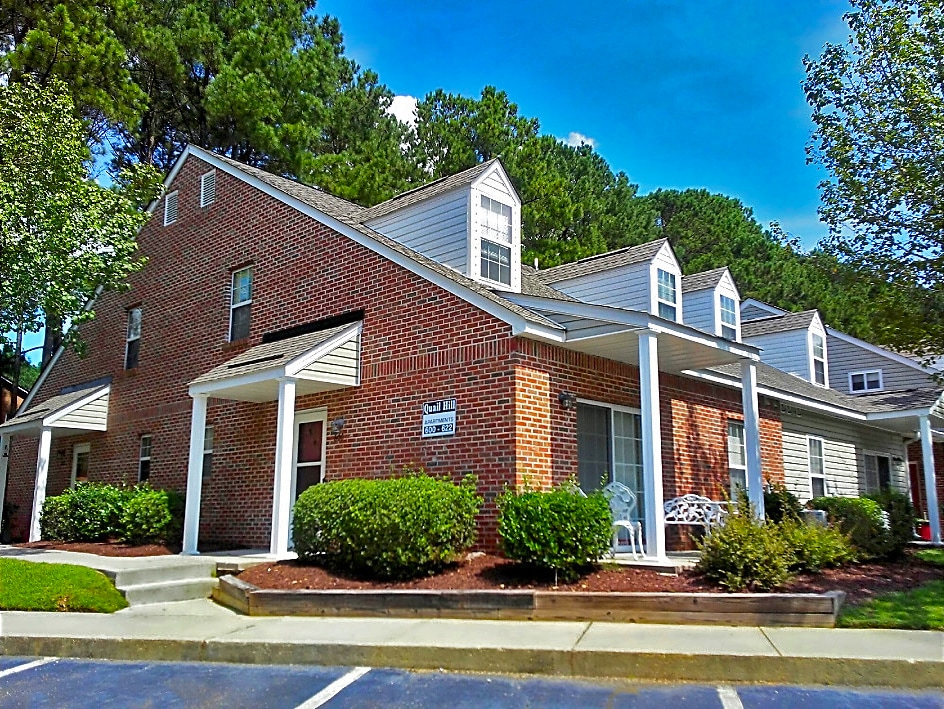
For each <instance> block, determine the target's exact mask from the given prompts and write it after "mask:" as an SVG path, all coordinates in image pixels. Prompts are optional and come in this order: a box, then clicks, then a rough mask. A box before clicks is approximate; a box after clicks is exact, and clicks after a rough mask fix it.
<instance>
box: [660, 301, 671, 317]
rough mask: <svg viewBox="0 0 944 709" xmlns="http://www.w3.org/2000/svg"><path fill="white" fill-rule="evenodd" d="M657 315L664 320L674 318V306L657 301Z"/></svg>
mask: <svg viewBox="0 0 944 709" xmlns="http://www.w3.org/2000/svg"><path fill="white" fill-rule="evenodd" d="M659 317H660V318H665V319H666V320H673V321H674V320H675V306H674V305H667V304H666V303H661V302H660V303H659Z"/></svg>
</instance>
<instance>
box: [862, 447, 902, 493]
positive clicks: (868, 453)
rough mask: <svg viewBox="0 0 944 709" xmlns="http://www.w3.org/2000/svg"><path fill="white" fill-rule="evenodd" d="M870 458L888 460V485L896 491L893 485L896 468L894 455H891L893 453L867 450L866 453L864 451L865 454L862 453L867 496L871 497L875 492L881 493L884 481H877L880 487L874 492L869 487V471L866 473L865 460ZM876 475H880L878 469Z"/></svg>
mask: <svg viewBox="0 0 944 709" xmlns="http://www.w3.org/2000/svg"><path fill="white" fill-rule="evenodd" d="M868 456H872V457H874V458H885V459H887V460H888V485H889V487H891V488H893V489H894V487H895V486H894V484H893V483H894V479H895V468H894V467H893V466H892V454H891V453H888V452H886V451H870V450H866V451H863V452H862V474H863V476H864V482H865V494H867V495H870V494H872V493H873V492H879V491H880V490H881V489H882V481H881V480H878V481H877V482H878V487H877V488H875V489H874V490H873V489H871V488H870V487H869V479H868V475H867V472H868V471H866V469H865V459H866V458H867V457H868ZM876 465H877V461H876ZM876 474H878V470H877V469H876Z"/></svg>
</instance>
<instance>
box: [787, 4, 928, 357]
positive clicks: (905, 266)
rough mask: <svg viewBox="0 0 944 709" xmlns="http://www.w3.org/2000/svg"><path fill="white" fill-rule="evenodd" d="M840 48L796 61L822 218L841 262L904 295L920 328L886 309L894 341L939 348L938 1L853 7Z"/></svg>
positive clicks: (888, 306)
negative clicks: (801, 71)
mask: <svg viewBox="0 0 944 709" xmlns="http://www.w3.org/2000/svg"><path fill="white" fill-rule="evenodd" d="M844 19H845V21H846V22H847V23H848V25H849V28H850V30H851V35H850V37H849V40H848V41H847V42H846V43H845V44H839V45H834V44H828V45H826V47H825V48H824V50H823V53H822V55H821V56H820V57H819V58H818V59H815V60H814V59H810V58H809V57H807V58H805V59H804V64H805V66H806V74H807V75H806V81H805V83H804V89H805V91H806V97H807V100H808V102H809V103H810V105H811V107H812V109H813V122H814V124H815V126H816V128H815V131H814V133H813V143H812V145H811V146H810V160H811V161H816V162H819V163H821V164H822V165H823V166H824V167H825V168H826V170H827V171H828V172H829V175H830V179H827V180H825V181H824V182H823V183H822V184H821V185H820V188H821V191H822V207H821V209H820V214H821V215H822V217H823V219H824V221H826V223H827V224H829V227H830V239H829V243H828V246H829V248H830V250H831V251H832V253H834V254H836V255H837V256H838V257H839V258H840V259H842V260H843V261H845V262H848V263H850V264H852V265H854V266H856V267H858V268H861V269H867V270H868V271H872V272H874V273H875V274H877V277H878V278H879V279H881V280H883V281H885V282H888V283H894V284H896V286H897V288H898V290H899V291H902V290H908V291H910V293H909V295H908V296H907V297H906V299H907V300H910V301H912V302H916V303H917V304H918V306H917V307H918V308H919V310H920V311H921V316H920V318H919V319H920V322H919V323H917V325H918V327H915V325H916V323H915V322H905V321H904V318H902V317H901V316H900V315H896V314H895V313H894V306H893V305H892V304H889V303H886V302H882V303H880V305H881V306H882V307H883V308H884V309H885V310H887V311H888V312H890V313H891V314H892V318H893V319H892V320H891V321H885V322H884V323H883V325H882V328H883V331H884V332H885V333H886V335H887V337H888V338H889V341H890V343H891V344H895V345H897V346H899V347H902V348H907V349H910V350H912V351H922V352H929V351H930V352H933V351H934V350H935V349H936V350H937V351H938V352H939V350H940V341H941V337H942V335H944V314H942V312H941V309H940V307H939V306H940V302H941V299H942V293H944V208H942V205H944V157H942V155H944V119H942V117H944V71H942V69H941V61H942V57H944V6H942V5H941V3H940V2H937V1H933V0H908V1H906V0H852V10H851V11H850V12H849V13H847V14H846V15H845V16H844Z"/></svg>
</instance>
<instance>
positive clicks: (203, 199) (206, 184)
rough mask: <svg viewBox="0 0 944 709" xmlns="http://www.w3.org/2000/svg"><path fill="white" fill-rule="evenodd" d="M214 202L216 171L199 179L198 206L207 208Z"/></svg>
mask: <svg viewBox="0 0 944 709" xmlns="http://www.w3.org/2000/svg"><path fill="white" fill-rule="evenodd" d="M215 201H216V170H213V171H212V172H208V173H207V174H205V175H202V176H201V177H200V206H201V207H208V206H210V205H211V204H213V202H215Z"/></svg>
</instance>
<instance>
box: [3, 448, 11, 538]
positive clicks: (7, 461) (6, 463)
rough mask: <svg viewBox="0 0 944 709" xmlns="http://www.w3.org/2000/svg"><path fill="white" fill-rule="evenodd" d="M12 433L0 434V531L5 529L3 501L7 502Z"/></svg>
mask: <svg viewBox="0 0 944 709" xmlns="http://www.w3.org/2000/svg"><path fill="white" fill-rule="evenodd" d="M11 447H12V446H11V445H10V434H9V433H8V434H6V435H3V436H0V532H2V531H3V514H2V513H3V503H4V502H6V495H5V493H6V491H7V467H8V466H9V465H10V448H11Z"/></svg>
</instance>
